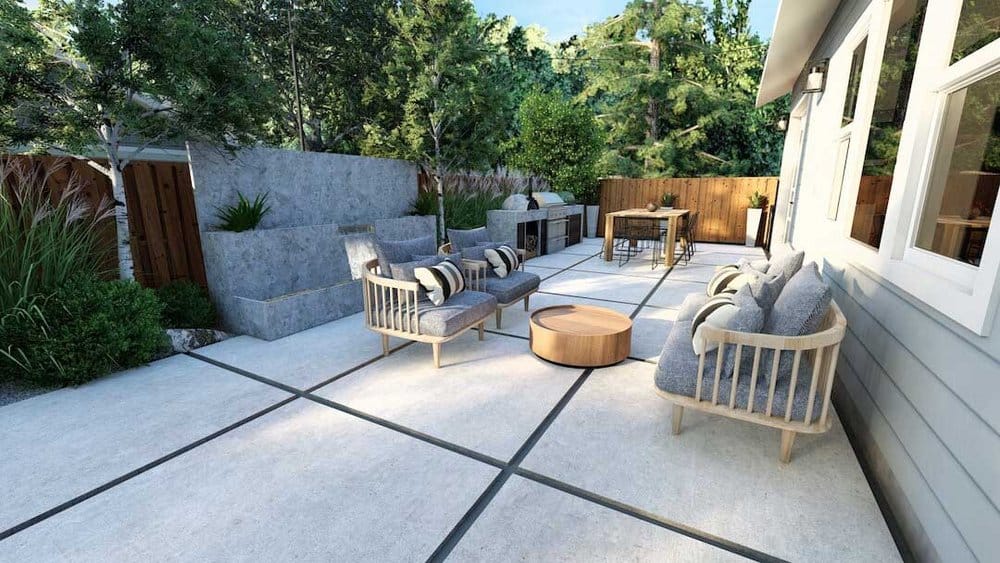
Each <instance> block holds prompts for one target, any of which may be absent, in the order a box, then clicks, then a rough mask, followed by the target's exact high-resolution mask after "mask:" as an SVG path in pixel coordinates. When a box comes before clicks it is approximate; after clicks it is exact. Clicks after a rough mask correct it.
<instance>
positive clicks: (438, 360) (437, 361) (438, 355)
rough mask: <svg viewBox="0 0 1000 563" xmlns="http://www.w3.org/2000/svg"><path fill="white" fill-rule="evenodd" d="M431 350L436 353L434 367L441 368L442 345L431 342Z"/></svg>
mask: <svg viewBox="0 0 1000 563" xmlns="http://www.w3.org/2000/svg"><path fill="white" fill-rule="evenodd" d="M431 350H433V351H434V367H435V368H440V367H441V343H440V342H431Z"/></svg>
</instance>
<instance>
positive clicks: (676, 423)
mask: <svg viewBox="0 0 1000 563" xmlns="http://www.w3.org/2000/svg"><path fill="white" fill-rule="evenodd" d="M683 417H684V407H682V406H680V405H676V404H675V405H674V412H673V416H672V418H673V420H672V423H673V424H672V429H673V433H674V435H675V436H676V435H677V434H680V433H681V419H682V418H683Z"/></svg>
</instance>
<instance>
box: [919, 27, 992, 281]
mask: <svg viewBox="0 0 1000 563" xmlns="http://www.w3.org/2000/svg"><path fill="white" fill-rule="evenodd" d="M994 15H995V14H994ZM963 16H964V14H963ZM945 107H946V109H945V117H944V120H943V126H942V127H941V136H940V138H939V141H938V143H939V144H938V150H937V154H936V158H935V160H934V164H933V167H932V169H931V174H930V185H929V186H928V189H927V195H926V198H925V200H924V206H923V211H922V213H921V216H920V223H919V229H918V231H917V238H916V246H917V247H918V248H922V249H924V250H929V251H931V252H934V253H936V254H940V255H942V256H946V257H948V258H952V259H954V260H959V261H961V262H965V263H967V264H972V265H974V266H978V265H979V264H980V261H981V259H982V257H983V251H984V249H985V246H986V237H987V234H988V233H989V229H990V223H991V219H992V215H993V210H994V208H995V206H996V200H997V191H998V187H1000V73H995V74H993V75H991V76H988V77H986V78H983V79H981V80H979V81H976V82H974V83H972V84H971V85H969V86H967V87H965V88H962V89H960V90H956V91H955V92H952V93H951V94H949V95H948V99H947V103H946V104H945Z"/></svg>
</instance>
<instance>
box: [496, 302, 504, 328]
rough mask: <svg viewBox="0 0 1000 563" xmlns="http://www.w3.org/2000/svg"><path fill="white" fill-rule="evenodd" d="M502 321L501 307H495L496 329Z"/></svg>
mask: <svg viewBox="0 0 1000 563" xmlns="http://www.w3.org/2000/svg"><path fill="white" fill-rule="evenodd" d="M502 323H503V309H501V308H500V307H497V330H500V325H501V324H502Z"/></svg>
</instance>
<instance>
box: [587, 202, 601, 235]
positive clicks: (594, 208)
mask: <svg viewBox="0 0 1000 563" xmlns="http://www.w3.org/2000/svg"><path fill="white" fill-rule="evenodd" d="M600 213H601V206H600V205H588V206H587V238H594V237H596V236H597V219H598V217H599V216H600Z"/></svg>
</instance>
